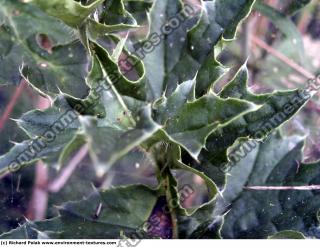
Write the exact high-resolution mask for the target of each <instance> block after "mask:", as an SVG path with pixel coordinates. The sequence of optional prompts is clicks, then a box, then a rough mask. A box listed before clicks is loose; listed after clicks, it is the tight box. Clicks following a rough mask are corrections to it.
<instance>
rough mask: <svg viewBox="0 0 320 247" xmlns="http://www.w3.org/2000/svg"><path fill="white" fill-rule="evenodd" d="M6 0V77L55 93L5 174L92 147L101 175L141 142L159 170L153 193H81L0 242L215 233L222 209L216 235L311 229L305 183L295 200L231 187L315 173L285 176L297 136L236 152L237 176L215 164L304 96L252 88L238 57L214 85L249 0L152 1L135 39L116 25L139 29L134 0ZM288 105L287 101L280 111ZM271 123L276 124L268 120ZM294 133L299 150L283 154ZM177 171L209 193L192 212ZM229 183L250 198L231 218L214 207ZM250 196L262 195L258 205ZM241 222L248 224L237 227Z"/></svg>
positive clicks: (236, 198) (11, 155) (259, 135)
mask: <svg viewBox="0 0 320 247" xmlns="http://www.w3.org/2000/svg"><path fill="white" fill-rule="evenodd" d="M0 2H1V7H0V20H1V23H2V26H1V27H0V51H1V54H5V55H4V56H1V57H0V79H1V80H0V82H1V83H2V84H5V83H7V84H18V83H19V81H20V79H21V77H24V78H25V79H26V80H27V81H28V83H29V84H30V85H31V86H32V87H33V88H34V89H35V90H37V91H38V92H40V93H41V94H43V95H46V96H48V97H50V98H52V99H54V103H53V105H52V106H51V107H49V108H48V109H46V110H44V111H40V110H33V111H30V112H28V113H25V114H24V115H22V117H21V118H20V119H18V120H17V124H18V125H19V127H20V128H22V129H23V130H24V131H25V132H26V134H27V135H28V137H29V139H27V140H25V141H24V142H21V143H16V144H15V145H14V146H13V147H12V149H11V150H10V151H9V152H8V153H7V154H4V155H3V156H1V157H0V173H7V172H13V171H16V170H19V169H20V168H21V167H23V166H27V165H30V164H33V163H34V161H36V160H39V159H41V160H43V161H44V162H46V164H48V165H56V164H57V163H58V164H59V165H60V167H61V166H63V165H64V163H65V162H66V161H67V160H68V158H69V156H70V155H71V153H73V151H74V150H77V149H78V148H79V147H81V146H82V145H87V146H88V148H89V150H90V151H89V153H90V157H91V159H92V162H93V163H94V165H95V166H94V167H95V169H96V173H97V174H99V175H104V174H106V173H107V172H108V171H109V170H110V168H111V167H112V166H113V165H114V164H115V163H116V162H117V161H118V160H120V159H121V158H123V157H126V156H127V155H128V154H130V152H132V151H133V150H135V149H136V148H140V149H142V150H144V151H145V152H147V153H148V154H150V156H151V158H152V160H153V162H154V163H155V164H156V167H157V172H156V174H154V175H155V176H156V178H157V179H158V186H156V188H149V187H146V186H143V185H130V186H126V187H116V188H112V189H109V190H97V191H95V192H94V193H93V194H92V195H91V196H89V197H88V198H87V199H83V200H80V201H77V202H67V203H64V204H63V205H62V206H60V207H59V208H58V211H59V213H58V216H56V217H54V218H52V219H49V220H45V221H41V222H26V223H25V224H23V225H21V226H20V227H19V228H17V229H14V230H12V231H10V232H9V233H4V234H3V235H1V238H122V237H126V236H127V237H138V238H143V237H148V238H154V237H159V236H160V237H168V238H220V237H221V236H220V228H221V227H222V223H223V219H224V218H225V223H224V224H223V227H222V236H223V237H243V236H251V237H263V238H266V237H268V236H269V235H272V234H278V235H275V236H274V238H277V237H278V238H279V237H285V236H288V237H301V236H302V235H299V234H298V233H297V234H295V235H294V234H293V232H290V234H287V235H286V234H284V233H278V231H281V230H297V231H302V232H303V233H305V234H306V235H307V236H312V235H313V234H311V233H310V232H309V229H310V227H312V226H314V227H316V225H317V222H316V220H315V215H316V211H317V210H318V208H319V205H318V204H317V203H316V196H314V195H313V194H312V193H311V192H310V193H306V192H299V193H300V194H298V193H297V196H295V195H292V194H291V192H290V193H289V192H286V193H279V192H272V193H270V195H269V194H268V193H265V192H247V191H242V190H241V191H238V190H239V189H242V186H239V184H241V185H251V184H257V183H258V184H259V185H265V184H269V183H276V184H277V185H289V184H290V185H292V184H295V183H299V184H303V183H307V184H308V183H311V182H313V178H315V177H314V176H315V175H316V174H317V172H319V169H318V167H317V165H316V164H315V165H312V166H310V167H308V166H306V167H305V168H302V169H301V171H300V172H299V173H298V174H296V173H293V170H294V169H293V168H292V166H293V164H295V163H294V162H293V160H295V159H298V158H299V159H300V158H301V157H300V156H299V154H300V149H301V145H302V144H301V142H295V141H296V139H294V140H291V139H288V140H283V139H281V138H280V137H277V138H278V139H275V140H274V138H273V139H271V140H272V141H270V140H269V141H267V142H266V143H263V144H259V149H258V150H255V151H254V152H253V153H250V154H249V155H248V157H247V158H246V159H250V160H249V161H248V160H246V159H245V160H243V161H241V163H243V164H247V166H244V165H242V164H238V165H237V167H236V168H234V169H235V170H236V172H237V173H238V174H237V175H236V176H233V178H234V179H229V180H228V182H227V183H226V184H225V182H226V173H225V171H224V170H223V169H221V168H222V167H225V164H226V163H228V162H229V161H230V160H229V159H228V153H229V151H230V149H232V148H234V147H235V144H236V143H237V142H239V141H244V140H251V139H256V140H259V141H260V140H263V139H264V138H265V137H267V135H268V134H270V133H271V132H272V131H273V130H275V129H277V128H278V127H280V126H281V125H282V124H283V123H284V122H286V121H288V120H289V119H290V118H291V117H292V116H293V115H294V114H295V113H296V112H298V111H299V110H300V109H301V107H302V106H303V105H304V104H305V103H306V102H307V99H305V98H301V91H299V90H292V91H281V92H280V91H279V92H278V91H277V92H273V93H269V94H263V95H256V94H253V93H251V92H250V91H249V89H248V85H247V83H248V71H247V68H246V65H243V67H242V68H240V70H239V72H238V73H237V74H236V76H235V77H234V78H233V79H232V80H231V81H230V82H228V83H227V85H226V86H225V87H224V88H223V89H222V90H221V92H220V93H219V94H216V93H214V92H213V90H212V87H213V86H214V85H215V83H216V82H217V81H218V79H220V78H221V77H222V76H223V75H224V74H225V73H226V71H227V69H226V68H225V67H224V66H223V65H222V64H221V63H220V62H219V61H218V59H217V55H218V53H219V50H220V48H221V47H222V46H223V45H224V44H225V43H227V41H231V40H233V39H235V36H236V31H237V27H238V25H239V24H240V23H241V21H242V20H243V19H244V18H246V17H247V16H248V15H249V14H250V11H251V9H252V6H253V4H254V0H239V1H234V0H217V1H201V4H202V7H201V9H197V7H196V6H192V7H191V6H190V5H186V4H184V3H183V2H182V1H179V0H173V1H172V0H170V1H169V0H155V1H154V2H153V3H152V7H151V9H150V11H149V12H148V16H149V21H150V23H149V24H150V27H149V34H148V35H147V37H146V38H145V39H144V40H143V41H139V42H137V43H136V44H132V43H133V42H134V39H133V40H131V39H130V37H128V35H123V34H121V33H120V31H124V30H126V31H127V30H131V29H132V28H136V27H137V22H136V20H135V19H134V17H133V16H134V15H132V14H131V13H129V12H128V10H127V9H126V6H128V5H129V4H130V2H134V1H129V0H128V1H125V2H126V5H125V4H124V2H123V1H122V0H112V1H102V0H97V1H81V3H80V2H79V1H73V0H63V1H61V0H57V1H44V0H33V1H31V3H29V2H28V3H21V2H19V1H17V0H16V1H9V0H1V1H0ZM141 2H143V3H144V4H148V5H150V4H151V2H150V1H141ZM132 4H133V3H132ZM136 4H137V3H136ZM140 4H142V3H140ZM143 8H144V7H143ZM146 9H148V8H147V7H146ZM12 13H16V14H15V15H12ZM168 20H169V21H168ZM168 22H169V24H170V23H171V25H175V27H174V28H173V27H171V31H170V32H168V29H166V28H164V27H167V28H168V25H169V24H168ZM173 23H175V24H173ZM177 23H178V25H176V24H177ZM29 27H31V28H29ZM166 30H167V31H166ZM40 39H41V40H40ZM43 42H45V43H48V44H49V47H48V44H47V45H46V46H43ZM141 49H142V51H143V52H142V55H141V52H140V53H139V52H138V51H139V50H140V51H141ZM297 99H298V101H297ZM292 102H295V103H292ZM297 102H298V103H297ZM288 104H291V110H290V111H285V110H284V109H286V106H287V105H288ZM284 111H285V114H284ZM279 115H281V118H279ZM270 119H275V123H274V124H272V125H271V127H270V124H269V125H268V127H266V124H268V123H269V122H268V121H270ZM274 142H275V143H276V144H274ZM287 142H290V143H287ZM292 142H293V143H294V144H296V146H297V148H294V149H292V150H288V148H289V147H290V145H289V144H292ZM280 144H281V147H283V148H281V149H279V148H278V147H277V145H280ZM299 148H300V149H299ZM264 149H266V150H264ZM261 150H263V152H262V151H261ZM256 152H259V153H260V152H261V156H264V157H260V156H259V157H260V159H261V161H260V160H259V159H256V158H252V156H253V155H254V154H256ZM275 153H276V154H278V156H275V155H274V154H275ZM288 153H289V154H288ZM256 155H257V154H256ZM270 156H272V157H273V156H275V157H273V160H270V161H269V162H271V163H272V164H270V166H268V167H266V168H265V169H266V171H265V172H263V173H262V174H264V175H266V176H267V175H269V174H273V175H272V176H270V177H269V178H268V179H269V180H268V179H267V178H263V177H262V176H261V177H260V175H261V174H260V173H259V175H255V172H256V169H263V167H264V165H265V164H264V163H263V161H265V160H266V159H267V157H270ZM284 156H285V158H283V157H284ZM239 167H241V170H240V171H239ZM273 168H274V169H275V170H273ZM289 168H292V169H289ZM234 169H233V170H232V172H234ZM177 170H178V171H188V172H190V173H192V174H194V175H198V176H199V177H201V178H202V179H203V181H204V182H205V185H206V186H207V190H208V196H207V197H208V200H207V201H206V202H202V203H201V204H200V205H197V206H194V207H192V208H185V207H184V206H183V204H182V203H180V201H181V197H182V195H181V193H179V189H180V188H179V186H178V183H177V180H176V178H175V176H174V172H175V171H177ZM250 174H251V175H250ZM249 175H250V177H249ZM255 176H256V177H255ZM247 180H248V181H247ZM219 187H220V188H219ZM223 187H225V188H226V190H225V193H224V198H225V200H227V203H231V202H232V203H233V205H234V207H237V205H238V204H240V205H242V204H243V201H244V202H246V203H248V205H250V206H246V207H241V208H240V209H236V210H235V211H233V210H231V212H230V213H229V214H227V216H226V217H225V215H224V213H225V212H219V210H218V209H219V207H220V208H223V203H225V201H224V202H223V203H221V200H220V199H218V198H219V196H218V195H219V189H221V188H223ZM230 188H233V189H230ZM230 190H231V192H229V191H230ZM236 191H237V192H236ZM189 192H190V191H189ZM228 193H231V194H232V193H233V194H232V195H229V194H228ZM234 193H237V195H234ZM256 198H257V199H256ZM286 198H291V199H290V201H288V200H286ZM79 199H80V198H79ZM257 200H260V201H261V202H260V204H258V206H257V205H256V202H257ZM269 200H272V201H273V203H277V204H276V206H277V210H274V209H268V210H272V212H269V211H268V210H267V209H266V208H265V207H266V205H269V206H270V204H268V203H270V202H269ZM279 200H281V202H283V203H284V205H285V207H286V208H285V209H282V208H281V207H280V206H279V205H278V204H279ZM301 200H302V201H301ZM309 201H310V202H312V206H308V207H307V206H306V207H303V208H302V209H301V210H302V211H301V213H300V212H296V210H295V207H299V205H298V204H299V203H300V204H301V203H302V204H303V203H305V205H307V204H308V203H309ZM162 204H163V205H164V206H165V208H167V209H168V212H161V213H162V214H163V215H164V216H166V217H168V218H169V220H168V221H169V222H170V224H169V225H168V226H167V227H168V228H169V231H168V232H169V233H165V234H164V233H158V235H157V234H154V231H152V229H151V230H150V229H149V230H148V229H147V230H146V229H145V228H146V227H145V225H146V224H147V223H148V222H150V219H152V217H153V216H154V215H155V213H154V212H155V211H156V210H158V208H159V207H160V211H161V210H162V211H163V207H161V205H162ZM163 205H162V206H163ZM308 205H309V204H308ZM302 206H303V205H302ZM251 209H252V211H253V212H251V211H250V210H251ZM263 209H265V211H264V214H265V215H264V216H263V219H262V221H258V220H260V218H259V217H255V215H254V214H255V213H257V212H256V211H258V212H259V211H261V210H263ZM241 210H248V212H247V213H248V219H247V222H246V224H247V225H246V227H245V229H242V228H241V227H242V225H240V226H237V224H236V223H234V218H237V217H238V216H237V214H238V213H241V214H242V211H241ZM222 211H223V210H222ZM293 216H294V217H293ZM274 217H277V219H278V221H277V222H274V221H273V218H274ZM292 219H293V220H292ZM149 224H150V223H149ZM271 224H275V225H276V226H274V225H272V226H271ZM257 226H259V227H257ZM158 227H159V226H158ZM236 227H237V228H236ZM249 227H250V229H251V227H252V229H254V230H255V232H254V233H253V232H249V233H247V232H245V230H248V229H249ZM149 228H150V227H149ZM250 234H251V235H250ZM292 235H294V236H292Z"/></svg>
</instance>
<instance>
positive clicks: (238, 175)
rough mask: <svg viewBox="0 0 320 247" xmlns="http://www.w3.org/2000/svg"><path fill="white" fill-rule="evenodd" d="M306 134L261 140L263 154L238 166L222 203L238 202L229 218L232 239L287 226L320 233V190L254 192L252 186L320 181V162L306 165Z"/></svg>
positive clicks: (227, 230) (224, 232)
mask: <svg viewBox="0 0 320 247" xmlns="http://www.w3.org/2000/svg"><path fill="white" fill-rule="evenodd" d="M303 145H304V142H303V139H302V138H301V137H292V138H284V139H283V138H282V137H281V136H280V135H279V134H278V135H273V136H272V137H271V138H269V139H268V140H266V141H265V142H264V143H262V144H260V145H259V147H258V148H257V152H256V153H255V154H254V155H250V156H248V157H246V158H244V159H243V160H242V161H240V162H239V163H238V164H237V166H235V167H233V169H232V170H231V172H230V175H231V176H230V177H229V178H228V180H227V185H226V189H225V191H224V193H223V198H222V199H221V204H222V205H223V207H224V206H227V205H229V204H232V206H231V211H230V212H229V213H228V214H227V216H226V217H225V223H224V226H223V229H222V235H223V236H224V237H226V238H267V237H268V236H269V235H272V234H275V233H277V232H279V231H283V230H294V231H300V232H302V233H303V234H305V235H306V236H307V237H319V227H318V226H319V222H318V212H319V209H320V203H319V194H318V192H317V191H316V190H295V189H293V188H292V189H291V190H290V189H287V190H282V191H281V190H272V189H270V190H248V189H245V188H244V187H250V186H285V187H291V186H308V185H314V184H319V173H320V166H319V163H314V164H304V163H302V162H301V159H302V147H303Z"/></svg>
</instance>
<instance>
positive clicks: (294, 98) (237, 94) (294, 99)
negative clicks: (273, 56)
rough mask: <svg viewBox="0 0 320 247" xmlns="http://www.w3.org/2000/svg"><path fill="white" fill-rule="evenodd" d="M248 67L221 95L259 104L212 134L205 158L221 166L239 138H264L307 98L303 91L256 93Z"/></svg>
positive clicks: (243, 68)
mask: <svg viewBox="0 0 320 247" xmlns="http://www.w3.org/2000/svg"><path fill="white" fill-rule="evenodd" d="M247 82H248V70H247V68H246V66H245V65H244V66H243V67H242V68H241V69H240V70H239V72H238V73H237V74H236V76H235V77H234V79H233V80H232V81H231V82H230V83H229V84H228V85H227V86H226V87H225V88H224V89H223V90H222V91H221V93H220V97H222V98H239V99H242V100H246V101H249V102H252V103H254V104H257V105H260V106H261V107H260V108H259V109H257V110H256V111H252V112H249V113H247V114H245V115H244V116H242V117H241V118H238V119H237V120H236V121H233V122H231V123H230V124H228V125H226V126H224V127H223V128H219V129H217V131H216V132H214V133H213V134H212V135H211V136H209V138H208V141H207V145H206V148H207V150H203V152H202V154H201V155H203V156H202V159H201V160H204V161H211V162H212V163H213V165H216V166H220V165H222V164H224V163H225V162H228V159H227V150H228V148H229V147H231V146H232V145H233V144H234V143H235V141H236V140H237V139H238V138H245V139H248V138H251V139H258V140H259V139H260V140H261V139H263V138H264V137H265V136H266V135H268V134H269V133H270V132H272V131H273V130H274V129H276V128H278V127H279V126H281V125H282V124H283V123H285V122H286V121H288V120H289V119H290V118H291V117H292V116H293V115H294V114H295V113H297V112H298V111H299V110H300V109H301V107H302V106H303V105H304V104H305V103H306V102H307V101H308V99H309V98H306V95H304V93H303V92H302V91H300V90H292V91H278V92H274V93H270V94H262V95H255V94H253V93H251V92H250V91H249V90H248V85H247Z"/></svg>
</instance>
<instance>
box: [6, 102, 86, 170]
mask: <svg viewBox="0 0 320 247" xmlns="http://www.w3.org/2000/svg"><path fill="white" fill-rule="evenodd" d="M17 122H18V125H19V126H20V127H21V128H22V129H23V130H25V132H26V133H27V134H28V135H29V136H30V139H29V140H26V141H24V142H22V143H15V144H14V146H13V147H12V149H11V150H10V151H9V152H8V153H6V154H4V155H3V156H1V157H0V173H1V174H2V173H5V172H15V171H16V170H18V169H20V168H22V167H23V166H26V165H28V164H30V163H32V162H34V161H36V160H39V159H46V158H48V159H49V158H50V160H53V161H54V160H56V159H57V157H56V156H58V157H59V154H60V152H61V151H62V150H63V149H64V148H65V146H66V145H68V143H69V142H70V140H72V139H73V137H74V135H75V134H76V132H77V131H78V128H79V126H80V123H79V121H78V116H77V114H76V112H75V111H73V109H72V108H70V106H69V105H68V104H67V102H66V101H65V100H63V99H58V100H57V101H56V104H55V105H54V106H53V107H52V108H49V109H47V110H44V111H39V110H34V111H30V112H28V113H26V114H24V115H23V116H22V117H21V118H20V119H19V120H17Z"/></svg>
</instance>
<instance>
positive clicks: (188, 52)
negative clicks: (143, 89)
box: [140, 0, 254, 99]
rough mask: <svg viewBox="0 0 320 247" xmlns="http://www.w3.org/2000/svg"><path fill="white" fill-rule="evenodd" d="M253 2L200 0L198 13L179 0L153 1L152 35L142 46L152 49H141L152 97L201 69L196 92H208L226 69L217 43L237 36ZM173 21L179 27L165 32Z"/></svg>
mask: <svg viewBox="0 0 320 247" xmlns="http://www.w3.org/2000/svg"><path fill="white" fill-rule="evenodd" d="M253 2H254V1H201V4H202V8H201V9H202V11H201V12H200V13H198V7H196V6H191V5H183V4H182V2H181V1H178V0H175V1H173V2H172V1H158V0H156V1H154V4H153V7H152V9H151V11H150V21H151V23H150V31H149V36H148V38H147V39H146V40H145V41H144V42H142V44H141V46H142V48H140V51H141V49H142V51H146V50H151V51H152V52H151V53H150V52H148V53H147V52H142V53H143V55H144V56H143V57H144V59H143V61H144V63H145V66H146V78H147V81H148V85H149V87H150V90H151V97H152V98H153V99H157V98H159V97H160V96H161V95H162V93H163V91H165V90H166V92H167V94H168V95H170V94H171V93H172V92H173V91H174V90H175V88H176V86H177V84H178V83H182V82H184V81H187V80H191V79H193V78H194V77H195V76H196V74H197V72H198V71H199V74H198V78H199V89H197V93H198V94H199V95H201V93H204V92H206V91H207V90H208V88H209V87H210V85H211V84H212V83H213V82H215V81H216V80H217V79H218V78H220V77H221V75H222V74H223V73H224V72H225V69H224V68H223V67H222V65H221V64H220V63H218V62H217V61H216V60H215V55H214V46H215V45H216V44H217V43H218V42H219V40H221V38H222V37H224V38H228V39H230V38H233V37H234V34H235V30H236V26H237V25H238V23H239V22H240V21H241V20H242V19H243V18H244V17H245V16H246V15H247V14H248V13H249V12H250V8H251V5H252V3H253ZM159 15H160V17H159ZM198 19H200V20H198ZM197 20H198V22H197ZM173 21H174V22H175V23H178V25H177V27H175V28H174V29H171V32H169V33H167V32H163V29H164V26H165V25H167V26H166V27H170V22H173ZM196 22H197V23H196ZM189 30H190V31H189ZM148 47H149V48H148ZM186 68H188V69H186Z"/></svg>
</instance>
